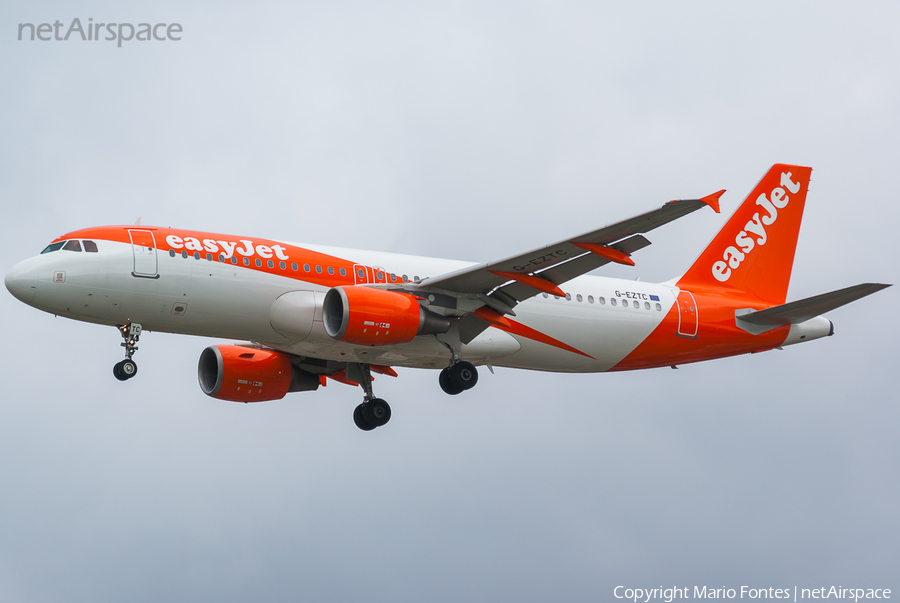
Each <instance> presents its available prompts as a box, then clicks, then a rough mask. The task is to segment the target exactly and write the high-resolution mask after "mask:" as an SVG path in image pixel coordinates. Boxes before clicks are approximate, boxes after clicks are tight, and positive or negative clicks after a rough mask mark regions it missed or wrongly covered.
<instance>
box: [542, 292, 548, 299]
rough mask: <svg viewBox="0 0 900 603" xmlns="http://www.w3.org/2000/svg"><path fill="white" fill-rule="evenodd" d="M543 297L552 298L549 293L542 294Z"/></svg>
mask: <svg viewBox="0 0 900 603" xmlns="http://www.w3.org/2000/svg"><path fill="white" fill-rule="evenodd" d="M541 295H543V296H544V298H548V297H550V294H549V293H541Z"/></svg>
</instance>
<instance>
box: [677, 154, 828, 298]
mask: <svg viewBox="0 0 900 603" xmlns="http://www.w3.org/2000/svg"><path fill="white" fill-rule="evenodd" d="M811 173H812V168H808V167H800V166H796V165H784V164H776V165H774V166H772V169H770V170H769V172H768V173H767V174H766V175H765V176H764V177H763V179H762V180H760V181H759V184H757V185H756V187H755V188H754V189H753V192H752V193H750V196H748V197H747V199H745V200H744V202H743V203H741V206H740V207H738V208H737V210H736V211H735V212H734V214H733V215H732V216H731V218H729V219H728V222H726V223H725V226H723V227H722V230H720V231H719V234H717V235H716V237H715V238H714V239H713V241H712V243H710V244H709V246H708V247H707V248H706V249H705V250H704V251H703V253H701V254H700V257H699V258H697V261H696V262H694V265H693V266H691V267H690V269H688V271H687V272H686V273H685V275H684V276H682V277H681V279H680V280H679V281H678V286H679V287H681V288H685V289H700V288H707V289H708V288H723V289H732V290H734V293H735V294H736V295H740V296H743V297H747V296H755V297H757V298H759V299H760V300H762V301H764V302H766V303H769V304H783V303H784V300H785V297H786V296H787V289H788V284H789V282H790V280H791V267H792V266H793V264H794V251H795V250H796V248H797V236H798V234H799V233H800V221H801V219H802V218H803V206H804V205H805V203H806V192H807V190H808V189H809V178H810V174H811Z"/></svg>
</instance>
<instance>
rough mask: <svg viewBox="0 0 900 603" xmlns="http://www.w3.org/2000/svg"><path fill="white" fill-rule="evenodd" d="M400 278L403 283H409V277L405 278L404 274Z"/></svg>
mask: <svg viewBox="0 0 900 603" xmlns="http://www.w3.org/2000/svg"><path fill="white" fill-rule="evenodd" d="M400 278H402V279H403V282H404V283H408V282H409V277H408V276H406V275H405V274H404V275H403V276H401V277H400Z"/></svg>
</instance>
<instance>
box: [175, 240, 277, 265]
mask: <svg viewBox="0 0 900 603" xmlns="http://www.w3.org/2000/svg"><path fill="white" fill-rule="evenodd" d="M239 241H240V244H238V243H236V242H234V241H222V240H218V239H215V240H214V239H203V240H202V241H201V240H200V239H197V238H195V237H180V236H178V235H168V236H167V237H166V243H168V244H169V247H171V248H172V249H186V250H188V251H207V252H209V253H219V252H221V253H223V254H224V255H225V257H226V258H230V257H231V256H233V255H234V254H235V253H238V254H239V255H242V256H244V257H250V256H253V255H258V256H259V257H261V258H263V259H270V258H271V257H272V254H274V255H275V257H276V258H278V259H279V260H288V259H290V256H289V255H287V254H286V253H285V251H287V247H285V246H283V245H257V244H255V243H254V242H253V241H251V240H249V239H239ZM220 247H221V249H220Z"/></svg>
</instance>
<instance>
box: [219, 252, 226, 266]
mask: <svg viewBox="0 0 900 603" xmlns="http://www.w3.org/2000/svg"><path fill="white" fill-rule="evenodd" d="M219 262H221V263H223V264H224V263H225V254H224V253H220V254H219Z"/></svg>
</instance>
